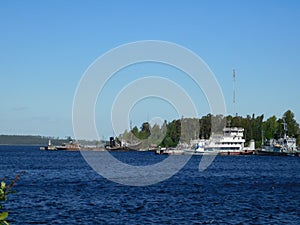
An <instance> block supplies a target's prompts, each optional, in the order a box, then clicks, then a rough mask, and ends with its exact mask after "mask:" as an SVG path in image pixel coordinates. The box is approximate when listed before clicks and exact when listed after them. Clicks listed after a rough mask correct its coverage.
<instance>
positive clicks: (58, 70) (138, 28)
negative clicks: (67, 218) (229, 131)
mask: <svg viewBox="0 0 300 225" xmlns="http://www.w3.org/2000/svg"><path fill="white" fill-rule="evenodd" d="M140 40H163V41H170V42H174V43H177V44H179V45H182V46H185V47H187V48H189V49H190V50H192V51H193V52H195V53H196V54H197V55H199V56H200V57H201V58H202V59H203V60H204V61H205V62H206V63H207V64H208V66H209V67H210V69H211V70H212V71H213V72H214V74H215V76H216V78H217V80H218V81H219V83H220V86H221V89H222V91H223V94H224V97H225V101H226V105H227V112H228V113H229V114H233V113H234V112H233V104H232V86H233V85H232V69H233V68H235V69H236V78H237V81H236V84H237V89H236V94H237V97H236V101H237V103H236V109H237V112H238V113H239V114H240V115H243V116H244V115H247V114H249V115H252V114H253V113H255V115H260V114H264V115H265V117H269V116H271V115H276V116H277V117H281V116H282V114H283V113H284V112H285V111H286V110H288V109H291V110H292V111H293V112H294V113H295V116H296V119H297V121H298V122H300V108H299V100H300V91H299V89H300V41H299V40H300V2H299V1H296V0H295V1H288V0H287V1H276V0H272V1H268V0H266V1H253V0H251V1H250V0H249V1H230V0H226V1H221V0H219V1H215V0H207V1H201V0H197V1H196V0H195V1H174V0H173V1H155V0H152V1H92V0H89V1H79V0H78V1H54V0H51V1H50V0H49V1H47V0H45V1H37V0H36V1H33V0H28V1H15V0H11V1H7V0H2V1H0V78H1V80H0V81H1V82H0V100H1V106H0V134H41V135H50V136H60V137H65V136H69V135H70V136H73V132H72V104H73V98H74V94H75V91H76V87H77V85H78V82H79V80H80V78H81V77H82V76H83V74H84V72H85V70H86V69H87V68H88V66H89V65H90V64H91V63H92V62H93V61H94V60H95V59H96V58H98V57H99V56H101V55H102V54H104V53H105V52H107V51H108V50H110V49H112V48H115V47H117V46H119V45H122V44H125V43H128V42H134V41H140ZM156 69H157V68H156V66H154V67H153V68H152V69H151V74H149V75H153V74H152V73H153V71H157V72H159V71H160V72H161V71H162V70H163V71H164V72H166V71H167V72H166V73H176V71H172V69H170V68H167V69H165V68H160V69H157V70H156ZM136 70H138V71H139V72H138V73H135V72H136V71H134V70H133V71H130V68H128V69H127V71H123V72H124V73H128V74H129V73H135V76H136V78H138V74H141V73H145V74H146V73H147V72H149V71H147V66H146V67H144V70H143V69H141V68H138V67H137V68H136ZM149 70H150V69H149ZM121 72H122V71H121ZM155 75H159V74H155ZM166 76H168V75H166ZM178 77H179V78H178V79H179V80H180V79H181V78H180V75H178ZM117 78H118V76H117V75H116V76H115V79H116V80H115V82H113V80H112V84H111V88H109V89H107V92H106V95H107V96H113V94H114V93H118V91H120V88H122V87H121V85H120V84H119V85H116V86H114V84H115V83H118V79H117ZM177 81H178V80H177ZM178 82H179V81H178ZM180 82H181V84H182V85H183V87H187V88H188V89H189V91H190V92H191V95H193V96H199V102H200V103H199V105H200V106H197V107H199V108H201V106H202V105H203V108H201V110H199V114H200V115H199V116H202V114H206V113H208V112H209V111H208V110H207V108H205V106H204V105H207V103H205V99H204V100H203V96H202V97H201V93H198V90H196V89H195V90H193V85H192V84H191V83H190V82H189V81H188V79H187V80H184V79H181V81H180ZM121 84H123V83H122V82H121ZM124 84H125V83H124ZM196 98H197V97H196ZM151 105H152V106H151ZM147 106H151V109H152V110H150V109H149V107H147ZM158 109H160V110H158ZM105 110H106V111H105ZM105 112H106V113H109V110H108V109H107V108H106V105H105V104H104V105H101V104H98V106H97V113H96V116H97V118H96V122H97V126H98V127H99V135H101V136H103V137H108V136H109V135H111V134H112V129H111V127H110V124H109V122H110V121H109V117H107V115H106V114H105ZM158 114H160V115H158ZM154 116H161V117H164V118H166V119H167V120H172V119H177V118H175V117H176V113H174V110H173V109H172V107H170V106H169V105H167V104H166V103H162V102H161V100H158V99H154V100H153V101H150V100H149V99H146V100H145V101H143V102H141V103H140V104H137V105H136V107H135V108H134V109H133V110H132V115H131V119H132V122H133V125H138V126H140V123H141V122H142V121H145V120H147V119H149V117H151V118H152V117H154ZM107 118H108V119H107ZM151 118H150V119H151Z"/></svg>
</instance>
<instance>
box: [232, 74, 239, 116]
mask: <svg viewBox="0 0 300 225" xmlns="http://www.w3.org/2000/svg"><path fill="white" fill-rule="evenodd" d="M232 75H233V113H235V116H237V115H238V114H237V112H236V104H235V69H233V70H232Z"/></svg>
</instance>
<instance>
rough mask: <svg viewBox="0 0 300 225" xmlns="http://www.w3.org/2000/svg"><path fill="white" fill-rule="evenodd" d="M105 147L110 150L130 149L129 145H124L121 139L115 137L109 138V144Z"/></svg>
mask: <svg viewBox="0 0 300 225" xmlns="http://www.w3.org/2000/svg"><path fill="white" fill-rule="evenodd" d="M105 149H106V150H108V151H128V150H130V149H129V148H128V147H126V146H124V145H122V143H121V142H120V141H119V140H115V138H114V137H110V138H109V144H107V145H105Z"/></svg>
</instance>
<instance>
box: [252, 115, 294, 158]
mask: <svg viewBox="0 0 300 225" xmlns="http://www.w3.org/2000/svg"><path fill="white" fill-rule="evenodd" d="M283 130H284V135H283V138H280V139H278V140H276V139H270V140H264V138H263V137H262V148H261V150H258V151H256V154H257V155H274V156H288V155H290V156H298V155H299V153H300V152H299V151H298V150H297V145H296V138H291V137H288V136H287V124H286V122H285V119H284V118H283ZM262 136H263V135H262Z"/></svg>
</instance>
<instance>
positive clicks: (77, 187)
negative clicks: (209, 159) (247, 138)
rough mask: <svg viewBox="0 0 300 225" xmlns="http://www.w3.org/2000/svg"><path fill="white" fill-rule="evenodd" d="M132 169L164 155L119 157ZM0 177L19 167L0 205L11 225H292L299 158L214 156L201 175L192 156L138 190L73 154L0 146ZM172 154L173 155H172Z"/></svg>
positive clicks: (298, 212)
mask: <svg viewBox="0 0 300 225" xmlns="http://www.w3.org/2000/svg"><path fill="white" fill-rule="evenodd" d="M115 155H116V156H117V157H118V158H120V159H121V160H123V161H127V162H131V163H132V164H134V163H137V164H139V163H140V162H143V163H146V164H147V162H148V163H153V162H156V161H159V160H162V159H163V158H164V157H165V156H160V155H154V154H153V153H151V152H123V153H121V152H119V153H115ZM0 157H1V164H0V171H1V172H0V178H1V177H7V178H9V179H12V178H14V176H15V175H16V174H17V173H19V172H21V171H22V170H25V171H26V173H25V174H24V175H22V176H21V178H20V180H19V181H18V183H17V186H15V188H14V189H15V190H17V192H18V193H17V194H14V195H10V196H9V200H8V201H7V203H6V204H5V208H6V209H8V210H9V212H10V215H9V220H10V221H11V224H154V223H157V224H284V223H285V224H299V221H300V157H268V156H265V157H264V156H235V157H234V156H225V157H217V158H216V159H215V161H214V162H213V164H212V165H211V166H210V167H209V168H208V169H207V170H206V171H204V172H202V173H200V172H199V171H198V164H199V161H200V159H201V157H200V156H197V157H196V156H195V157H193V158H192V159H191V160H190V162H189V163H188V164H187V165H186V166H185V167H184V169H182V170H181V171H180V172H179V173H178V174H176V175H175V176H173V177H172V178H170V179H168V180H166V181H164V182H161V183H158V184H155V185H152V186H146V187H130V186H123V185H120V184H116V183H113V182H111V181H108V180H106V179H105V178H103V177H101V176H100V175H98V174H97V173H96V172H94V171H93V170H92V169H91V168H90V167H89V166H88V164H87V163H86V162H85V160H84V159H83V157H82V156H81V154H80V152H65V151H53V152H51V151H40V150H39V149H38V147H28V146H27V147H20V146H18V147H13V146H1V147H0ZM178 157H180V156H178Z"/></svg>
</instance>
